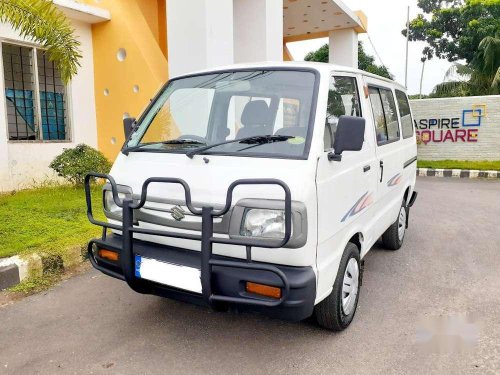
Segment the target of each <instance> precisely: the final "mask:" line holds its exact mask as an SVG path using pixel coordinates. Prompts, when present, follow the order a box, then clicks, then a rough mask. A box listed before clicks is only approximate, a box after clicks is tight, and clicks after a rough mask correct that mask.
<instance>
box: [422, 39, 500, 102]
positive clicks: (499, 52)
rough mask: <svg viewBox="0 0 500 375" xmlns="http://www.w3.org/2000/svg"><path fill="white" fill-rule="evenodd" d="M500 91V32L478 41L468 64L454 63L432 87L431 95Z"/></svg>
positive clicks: (479, 93) (487, 93) (458, 94)
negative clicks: (475, 50) (476, 48)
mask: <svg viewBox="0 0 500 375" xmlns="http://www.w3.org/2000/svg"><path fill="white" fill-rule="evenodd" d="M498 93H500V33H497V34H496V35H495V36H487V37H485V38H484V39H483V40H481V43H479V47H478V51H477V53H476V55H475V56H474V58H473V59H472V61H471V62H470V64H467V65H464V64H459V63H455V64H453V65H452V66H451V67H450V69H448V71H447V72H446V74H445V77H444V82H442V83H440V84H438V85H436V86H435V87H434V90H433V93H432V96H437V97H442V96H469V95H491V94H493V95H494V94H498Z"/></svg>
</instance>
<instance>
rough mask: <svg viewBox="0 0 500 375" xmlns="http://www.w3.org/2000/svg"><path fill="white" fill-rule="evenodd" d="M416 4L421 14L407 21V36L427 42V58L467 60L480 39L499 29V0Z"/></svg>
mask: <svg viewBox="0 0 500 375" xmlns="http://www.w3.org/2000/svg"><path fill="white" fill-rule="evenodd" d="M418 6H419V8H420V9H422V10H423V12H424V14H419V15H417V17H416V18H415V19H413V20H412V21H410V35H409V39H410V40H411V41H425V42H427V46H426V47H425V48H424V50H423V51H422V52H423V54H424V56H425V57H426V58H427V59H431V58H432V57H434V56H435V57H438V58H440V59H448V61H451V62H453V61H457V60H465V61H466V63H470V62H472V60H473V59H474V57H475V55H476V52H477V50H478V47H479V44H480V43H481V41H482V40H483V39H484V38H486V37H488V36H494V35H495V34H497V33H498V32H499V31H500V0H418ZM406 32H407V30H406V29H405V30H403V31H402V33H403V35H405V36H406Z"/></svg>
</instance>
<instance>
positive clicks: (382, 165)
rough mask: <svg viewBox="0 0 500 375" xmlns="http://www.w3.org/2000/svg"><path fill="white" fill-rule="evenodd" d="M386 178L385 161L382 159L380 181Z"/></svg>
mask: <svg viewBox="0 0 500 375" xmlns="http://www.w3.org/2000/svg"><path fill="white" fill-rule="evenodd" d="M383 179H384V161H383V160H380V182H382V180H383Z"/></svg>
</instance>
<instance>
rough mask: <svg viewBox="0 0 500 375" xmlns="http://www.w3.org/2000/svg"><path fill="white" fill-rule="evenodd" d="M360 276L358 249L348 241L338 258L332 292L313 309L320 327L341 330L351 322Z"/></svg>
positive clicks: (356, 300) (354, 311) (356, 303)
mask: <svg viewBox="0 0 500 375" xmlns="http://www.w3.org/2000/svg"><path fill="white" fill-rule="evenodd" d="M360 277H361V273H360V260H359V250H358V248H357V246H356V245H354V244H353V243H350V242H349V243H348V244H347V246H346V248H345V250H344V254H343V255H342V259H341V260H340V266H339V271H338V273H337V277H336V278H335V283H334V284H333V290H332V292H331V293H330V295H329V296H328V297H326V298H325V299H324V300H323V301H321V302H320V303H319V304H318V305H316V307H315V309H314V312H315V315H316V321H317V322H318V324H319V325H320V326H321V327H324V328H327V329H330V330H332V331H342V330H344V329H346V328H347V327H348V326H349V324H351V322H352V319H353V318H354V314H355V313H356V308H357V306H358V298H359V287H360Z"/></svg>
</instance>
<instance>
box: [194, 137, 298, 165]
mask: <svg viewBox="0 0 500 375" xmlns="http://www.w3.org/2000/svg"><path fill="white" fill-rule="evenodd" d="M291 138H295V137H294V136H292V135H271V134H269V135H254V136H253V137H246V138H240V139H232V140H230V141H224V142H220V143H214V144H213V145H208V146H204V147H199V148H196V149H194V150H191V151H188V152H186V156H187V157H188V158H190V159H192V158H193V156H194V155H197V154H199V153H202V152H204V151H206V150H209V149H211V148H213V147H217V146H222V145H227V144H229V143H244V144H249V145H251V144H264V143H273V142H284V141H287V140H288V139H291Z"/></svg>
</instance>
